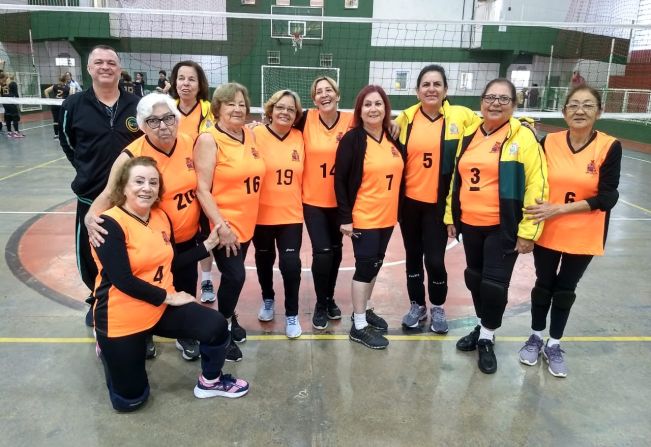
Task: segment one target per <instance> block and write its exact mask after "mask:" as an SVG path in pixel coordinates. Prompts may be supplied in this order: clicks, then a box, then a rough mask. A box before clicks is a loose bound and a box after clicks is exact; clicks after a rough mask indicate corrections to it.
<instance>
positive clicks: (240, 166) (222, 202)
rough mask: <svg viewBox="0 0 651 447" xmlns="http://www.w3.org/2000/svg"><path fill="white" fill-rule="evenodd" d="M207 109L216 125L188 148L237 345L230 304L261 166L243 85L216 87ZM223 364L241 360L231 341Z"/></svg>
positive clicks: (239, 338)
mask: <svg viewBox="0 0 651 447" xmlns="http://www.w3.org/2000/svg"><path fill="white" fill-rule="evenodd" d="M211 107H212V113H213V115H214V116H215V119H216V120H217V124H216V125H215V126H214V127H210V128H208V130H207V132H205V133H202V134H201V135H199V138H198V139H197V142H196V144H195V148H194V161H195V166H196V168H197V197H198V198H199V202H200V203H201V207H202V208H203V210H204V212H205V213H206V216H208V219H209V220H210V223H211V225H212V226H217V225H221V228H220V230H219V239H220V241H221V242H220V245H219V247H217V249H215V250H214V251H213V255H214V256H215V261H216V263H217V268H218V269H219V271H220V272H221V274H222V275H221V282H220V284H219V289H218V290H217V304H218V306H219V311H220V312H221V313H222V314H224V316H225V317H226V318H227V319H228V321H229V326H230V330H231V337H232V339H233V341H235V342H238V343H241V342H244V341H246V331H245V330H244V328H242V327H241V326H240V325H239V324H238V322H237V316H236V315H235V306H236V305H237V301H238V300H239V298H240V292H241V291H242V287H243V286H244V280H245V279H246V272H245V270H244V258H245V257H246V251H247V249H248V247H249V243H250V242H251V238H252V237H253V231H254V229H255V223H256V220H257V218H258V205H259V199H260V184H261V183H262V180H263V178H264V174H265V167H264V161H263V160H262V155H261V154H260V151H259V150H258V149H257V148H256V144H255V137H254V136H253V132H252V131H251V130H250V129H248V128H247V127H245V126H244V124H245V122H246V116H247V115H248V113H249V110H250V101H249V94H248V92H247V90H246V87H244V86H243V85H241V84H237V83H235V82H232V83H229V84H224V85H222V86H220V87H219V88H217V90H215V93H214V95H213V99H212V105H211ZM226 222H227V223H226ZM226 360H229V361H235V362H237V361H240V360H242V351H240V348H238V347H237V345H235V344H234V343H231V345H230V346H229V348H228V352H227V354H226Z"/></svg>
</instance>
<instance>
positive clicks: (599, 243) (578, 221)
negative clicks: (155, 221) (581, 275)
mask: <svg viewBox="0 0 651 447" xmlns="http://www.w3.org/2000/svg"><path fill="white" fill-rule="evenodd" d="M567 138H568V137H567V131H563V132H556V133H551V134H549V135H547V137H546V138H545V155H546V156H547V167H548V176H549V201H550V202H551V203H568V202H570V201H572V202H577V201H580V200H585V199H589V198H590V197H594V196H596V195H597V192H598V184H599V170H600V168H601V165H602V164H603V162H604V160H605V159H606V156H607V155H608V151H609V150H610V148H611V146H612V145H613V143H614V142H615V138H613V137H611V136H609V135H606V134H604V133H601V132H597V136H596V138H595V139H594V140H593V141H592V142H590V143H589V144H588V145H587V146H586V147H584V148H583V149H581V150H580V151H579V152H576V153H574V152H572V149H570V145H569V144H568V142H567ZM605 231H606V212H605V211H601V210H598V209H596V210H592V211H588V212H584V213H575V214H567V215H563V216H557V217H554V218H552V219H549V220H546V221H545V228H544V230H543V232H542V235H541V236H540V238H539V239H538V241H537V242H536V243H537V244H538V245H541V246H543V247H546V248H550V249H552V250H557V251H561V252H564V253H572V254H583V255H597V256H601V255H603V254H604V232H605Z"/></svg>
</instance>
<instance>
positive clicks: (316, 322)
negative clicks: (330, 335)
mask: <svg viewBox="0 0 651 447" xmlns="http://www.w3.org/2000/svg"><path fill="white" fill-rule="evenodd" d="M312 326H314V329H325V328H327V327H328V310H327V308H326V307H323V305H322V304H319V303H316V306H314V314H313V315H312Z"/></svg>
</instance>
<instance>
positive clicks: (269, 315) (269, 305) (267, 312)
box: [258, 298, 274, 321]
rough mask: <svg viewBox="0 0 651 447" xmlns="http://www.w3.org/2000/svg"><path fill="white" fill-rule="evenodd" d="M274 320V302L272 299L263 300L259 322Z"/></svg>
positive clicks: (259, 312)
mask: <svg viewBox="0 0 651 447" xmlns="http://www.w3.org/2000/svg"><path fill="white" fill-rule="evenodd" d="M273 319H274V300H272V299H271V298H265V299H264V300H262V306H260V310H259V311H258V320H260V321H271V320H273Z"/></svg>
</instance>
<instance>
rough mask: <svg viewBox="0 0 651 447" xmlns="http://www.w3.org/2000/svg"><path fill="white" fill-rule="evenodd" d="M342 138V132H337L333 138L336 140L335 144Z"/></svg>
mask: <svg viewBox="0 0 651 447" xmlns="http://www.w3.org/2000/svg"><path fill="white" fill-rule="evenodd" d="M343 137H344V133H343V132H339V133H338V134H337V136H336V137H335V138H336V139H337V143H339V142H340V141H341V139H342V138H343Z"/></svg>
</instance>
